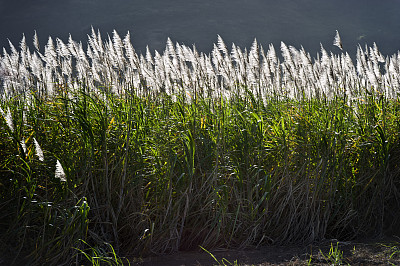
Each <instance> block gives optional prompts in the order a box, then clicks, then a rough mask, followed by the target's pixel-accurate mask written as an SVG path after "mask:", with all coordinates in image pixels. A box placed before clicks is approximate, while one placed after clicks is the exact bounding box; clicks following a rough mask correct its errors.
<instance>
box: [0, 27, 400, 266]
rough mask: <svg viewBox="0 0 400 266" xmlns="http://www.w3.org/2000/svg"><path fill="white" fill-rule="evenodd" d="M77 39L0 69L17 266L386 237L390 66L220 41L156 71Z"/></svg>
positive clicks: (7, 59) (8, 59)
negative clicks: (25, 259)
mask: <svg viewBox="0 0 400 266" xmlns="http://www.w3.org/2000/svg"><path fill="white" fill-rule="evenodd" d="M88 38H89V41H88V46H87V49H86V52H85V50H84V48H83V45H82V44H81V43H76V42H74V41H73V40H72V39H71V38H70V39H69V40H68V43H67V44H65V43H63V42H62V41H61V40H59V39H56V41H55V43H54V41H53V40H52V39H51V38H49V41H48V43H47V45H46V46H45V49H44V53H41V52H40V50H39V44H38V42H37V37H35V38H34V39H35V45H34V46H35V51H34V52H32V53H31V52H30V49H29V48H28V46H27V45H26V44H25V38H24V39H23V40H22V41H21V44H20V50H19V51H17V50H16V49H15V48H14V47H13V46H12V45H11V54H7V52H4V54H3V56H2V57H1V58H0V73H1V77H0V78H1V83H2V86H3V87H2V88H3V89H2V94H1V96H2V102H1V108H2V109H1V114H2V117H3V118H4V119H0V136H1V138H0V171H1V173H2V176H3V177H4V178H3V179H2V180H1V186H0V192H1V193H0V195H1V204H0V209H1V212H0V213H1V216H0V222H1V224H2V226H1V230H2V231H1V233H2V234H1V235H3V237H2V241H3V242H4V243H7V245H8V246H9V247H11V248H12V249H13V250H14V251H15V252H16V253H17V254H18V252H20V251H22V250H29V252H30V254H24V255H30V257H29V258H30V259H33V262H34V263H37V264H40V263H44V262H46V263H53V264H57V263H62V262H67V263H70V262H71V261H72V260H74V261H80V260H81V259H85V258H91V259H93V258H99V257H102V258H104V259H106V260H107V258H111V259H110V260H115V261H121V259H119V258H117V257H116V256H115V254H125V255H127V254H135V255H145V254H149V253H156V254H160V253H166V252H173V251H176V250H183V249H193V248H198V246H199V245H201V246H202V247H204V248H207V249H209V248H213V247H243V246H247V245H258V244H266V243H270V244H271V243H274V244H276V243H294V242H302V243H305V242H312V241H317V240H321V239H324V238H326V237H332V238H333V237H334V238H338V239H340V238H342V239H348V238H353V237H356V236H360V235H365V234H379V233H382V232H383V230H384V229H385V228H390V226H392V225H393V228H394V229H395V228H396V224H398V220H396V219H397V217H399V216H398V214H399V212H398V210H399V208H398V207H399V205H398V195H399V191H398V189H399V169H400V167H399V158H400V157H399V156H400V152H399V143H400V142H399V132H400V124H399V123H398V117H399V112H400V104H399V101H398V98H397V93H398V88H399V80H398V79H399V73H400V71H399V63H398V60H399V59H400V55H393V56H391V57H390V58H389V57H388V58H386V59H385V58H384V57H383V56H382V55H381V54H380V52H379V51H378V48H377V47H376V45H374V46H373V47H370V48H368V47H367V48H366V49H362V48H361V47H359V48H358V52H357V62H356V66H354V65H353V63H352V60H351V58H350V56H349V55H348V54H347V53H345V54H343V53H342V54H340V55H335V54H332V53H331V54H330V55H329V54H328V53H327V52H326V51H325V49H324V48H323V47H321V56H318V57H317V58H315V59H311V57H310V55H309V54H307V53H306V52H305V51H304V49H300V50H297V49H295V48H294V47H291V46H287V45H286V44H284V43H282V44H281V51H282V58H283V61H281V59H280V58H278V56H277V55H276V53H275V49H274V47H273V46H272V45H270V46H269V49H268V51H267V52H265V51H264V50H263V48H262V47H261V45H259V44H258V43H257V42H256V41H255V42H254V44H253V46H252V48H251V49H250V51H249V52H247V51H246V50H244V51H242V50H241V49H240V48H239V47H236V46H235V45H233V46H232V50H231V51H230V52H229V51H228V49H227V48H226V45H225V44H224V42H223V40H222V39H221V38H220V37H218V43H217V44H216V45H215V47H214V50H213V52H212V53H211V54H210V55H206V54H202V53H199V52H197V51H196V49H195V48H193V49H190V48H188V47H186V46H184V45H179V44H176V45H173V44H172V42H171V41H170V40H168V43H167V47H166V50H165V51H164V53H163V54H162V55H161V54H159V53H158V52H155V54H154V56H153V55H152V54H151V53H150V52H149V51H147V53H146V55H137V54H136V53H135V50H134V49H133V47H132V45H131V43H130V41H129V34H128V35H127V36H126V37H125V38H124V39H121V38H120V37H119V36H118V34H117V33H116V32H114V33H113V37H112V38H111V37H108V40H107V41H106V42H103V41H102V39H101V36H100V34H99V33H95V32H94V31H93V32H92V34H91V36H89V37H88ZM336 38H339V39H336V40H335V43H336V45H338V44H340V37H339V35H337V37H336ZM4 110H7V111H6V112H4ZM66 236H68V237H66ZM110 247H111V248H110ZM113 258H114V259H113ZM92 262H93V261H92ZM93 263H94V262H93Z"/></svg>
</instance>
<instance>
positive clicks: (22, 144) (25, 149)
mask: <svg viewBox="0 0 400 266" xmlns="http://www.w3.org/2000/svg"><path fill="white" fill-rule="evenodd" d="M21 147H22V150H23V151H24V154H26V152H27V148H26V143H25V138H22V140H21Z"/></svg>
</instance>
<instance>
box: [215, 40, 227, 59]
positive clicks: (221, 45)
mask: <svg viewBox="0 0 400 266" xmlns="http://www.w3.org/2000/svg"><path fill="white" fill-rule="evenodd" d="M217 40H218V41H217V45H218V49H219V50H220V51H221V52H222V53H223V54H224V56H227V55H229V52H228V48H227V47H226V45H225V42H224V40H223V39H222V38H221V36H219V35H218V36H217Z"/></svg>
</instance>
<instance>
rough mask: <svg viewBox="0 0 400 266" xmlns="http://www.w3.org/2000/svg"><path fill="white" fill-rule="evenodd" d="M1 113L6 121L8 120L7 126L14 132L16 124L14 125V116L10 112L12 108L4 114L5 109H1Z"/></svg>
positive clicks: (8, 108)
mask: <svg viewBox="0 0 400 266" xmlns="http://www.w3.org/2000/svg"><path fill="white" fill-rule="evenodd" d="M0 113H1V115H2V116H3V117H4V119H5V120H6V124H7V126H8V127H9V128H10V130H11V132H14V124H13V121H12V115H11V112H10V107H7V113H4V111H3V109H1V107H0Z"/></svg>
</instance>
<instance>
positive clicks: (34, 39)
mask: <svg viewBox="0 0 400 266" xmlns="http://www.w3.org/2000/svg"><path fill="white" fill-rule="evenodd" d="M33 46H35V49H36V51H39V38H38V36H37V33H36V31H35V34H34V35H33Z"/></svg>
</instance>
